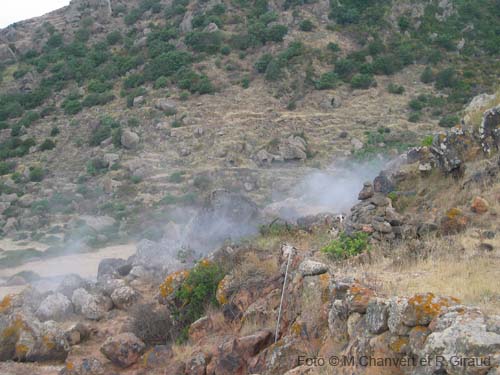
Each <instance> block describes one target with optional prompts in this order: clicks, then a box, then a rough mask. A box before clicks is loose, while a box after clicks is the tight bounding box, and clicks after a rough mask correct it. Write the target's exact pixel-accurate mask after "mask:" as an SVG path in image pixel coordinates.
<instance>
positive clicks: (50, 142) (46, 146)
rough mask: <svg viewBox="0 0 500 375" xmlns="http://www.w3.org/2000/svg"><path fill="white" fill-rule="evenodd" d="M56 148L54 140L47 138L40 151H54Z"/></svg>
mask: <svg viewBox="0 0 500 375" xmlns="http://www.w3.org/2000/svg"><path fill="white" fill-rule="evenodd" d="M55 147H56V144H55V143H54V141H53V140H52V139H49V138H47V139H45V141H43V142H42V144H41V145H40V151H47V150H52V149H53V148H55Z"/></svg>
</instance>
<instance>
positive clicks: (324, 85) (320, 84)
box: [316, 71, 338, 90]
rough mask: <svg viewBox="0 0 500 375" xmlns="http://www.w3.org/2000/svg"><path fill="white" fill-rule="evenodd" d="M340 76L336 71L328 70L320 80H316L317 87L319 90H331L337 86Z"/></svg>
mask: <svg viewBox="0 0 500 375" xmlns="http://www.w3.org/2000/svg"><path fill="white" fill-rule="evenodd" d="M337 81H338V76H337V74H336V73H335V72H333V71H332V72H328V73H324V74H322V75H321V77H320V78H319V80H318V81H317V82H316V88H317V89H318V90H329V89H333V88H335V86H336V85H337Z"/></svg>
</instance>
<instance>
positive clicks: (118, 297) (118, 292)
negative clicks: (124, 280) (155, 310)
mask: <svg viewBox="0 0 500 375" xmlns="http://www.w3.org/2000/svg"><path fill="white" fill-rule="evenodd" d="M138 299H139V294H138V293H137V292H136V291H135V290H134V289H132V288H131V287H129V286H123V287H120V288H117V289H115V290H114V291H113V293H111V300H112V301H113V303H114V305H115V306H116V307H117V308H118V309H121V310H127V309H129V308H130V307H131V306H132V305H133V304H134V303H135V302H137V300H138Z"/></svg>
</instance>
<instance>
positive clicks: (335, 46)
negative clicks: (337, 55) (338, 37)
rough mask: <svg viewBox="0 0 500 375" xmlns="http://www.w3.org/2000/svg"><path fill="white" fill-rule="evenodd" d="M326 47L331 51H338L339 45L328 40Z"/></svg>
mask: <svg viewBox="0 0 500 375" xmlns="http://www.w3.org/2000/svg"><path fill="white" fill-rule="evenodd" d="M326 47H327V48H328V50H330V51H332V52H340V46H339V45H338V44H337V43H333V42H330V43H328V45H327V46H326Z"/></svg>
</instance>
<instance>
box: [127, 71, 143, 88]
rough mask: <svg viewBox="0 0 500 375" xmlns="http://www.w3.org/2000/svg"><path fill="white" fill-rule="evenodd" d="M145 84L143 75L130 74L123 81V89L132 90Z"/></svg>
mask: <svg viewBox="0 0 500 375" xmlns="http://www.w3.org/2000/svg"><path fill="white" fill-rule="evenodd" d="M145 82H146V79H145V78H144V75H143V74H141V73H134V74H130V75H129V76H127V78H125V79H124V80H123V88H124V89H132V88H136V87H139V86H141V85H143V84H144V83H145Z"/></svg>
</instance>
